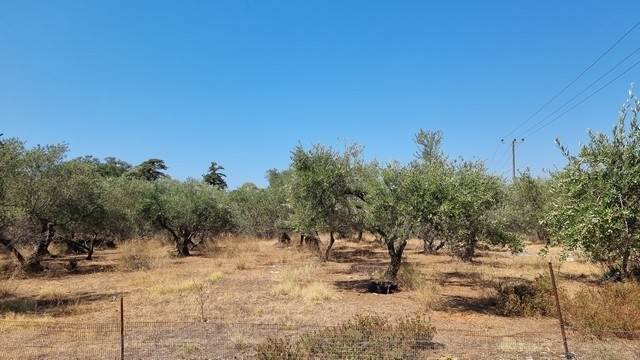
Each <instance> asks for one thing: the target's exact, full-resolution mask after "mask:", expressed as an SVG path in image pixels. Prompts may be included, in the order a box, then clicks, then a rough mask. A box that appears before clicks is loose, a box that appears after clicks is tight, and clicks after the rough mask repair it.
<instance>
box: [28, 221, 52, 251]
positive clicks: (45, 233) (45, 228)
mask: <svg viewBox="0 0 640 360" xmlns="http://www.w3.org/2000/svg"><path fill="white" fill-rule="evenodd" d="M41 223H42V232H41V236H40V239H39V241H38V245H37V246H36V250H35V252H34V254H33V255H34V256H37V257H42V256H45V255H49V254H50V253H49V245H50V244H51V242H52V241H53V237H54V236H55V235H56V229H55V224H54V223H53V222H51V221H48V220H43V221H42V222H41Z"/></svg>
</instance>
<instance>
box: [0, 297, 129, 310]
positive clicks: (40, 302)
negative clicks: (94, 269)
mask: <svg viewBox="0 0 640 360" xmlns="http://www.w3.org/2000/svg"><path fill="white" fill-rule="evenodd" d="M119 295H120V294H116V293H104V294H92V293H81V294H75V295H65V296H56V295H55V294H53V295H50V296H42V297H41V296H8V297H5V298H4V299H0V314H3V313H15V314H41V313H47V312H48V313H53V314H62V313H64V312H65V311H67V310H68V309H69V308H70V307H72V306H76V305H80V304H86V303H92V302H96V301H103V300H110V299H115V298H116V297H117V296H119Z"/></svg>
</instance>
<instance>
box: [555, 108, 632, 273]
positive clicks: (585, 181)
mask: <svg viewBox="0 0 640 360" xmlns="http://www.w3.org/2000/svg"><path fill="white" fill-rule="evenodd" d="M638 113H640V100H638V99H637V98H636V97H634V96H631V97H630V99H629V101H627V102H626V103H625V104H624V106H623V107H622V110H621V112H620V115H619V119H618V122H617V124H616V125H615V127H614V128H613V131H612V133H611V135H610V136H608V135H606V134H603V133H593V132H589V142H588V143H587V144H585V145H583V146H581V148H580V149H579V151H578V153H577V154H576V155H572V154H570V153H569V151H567V149H566V148H565V147H563V146H562V145H560V143H559V142H558V144H559V146H560V149H561V151H562V153H563V154H564V155H565V157H566V158H567V161H568V164H567V165H566V167H565V168H564V169H563V170H561V171H558V172H556V173H555V174H554V175H553V178H552V182H551V184H552V185H551V194H552V195H551V196H550V206H549V211H548V213H547V216H546V222H547V224H548V225H549V226H550V230H551V239H552V243H553V244H558V243H559V244H562V245H564V246H565V247H567V248H568V249H577V250H582V251H584V252H585V253H586V254H587V255H588V256H589V257H590V258H591V260H593V261H594V262H597V263H600V264H603V265H605V266H606V267H607V268H608V269H609V270H610V271H612V272H614V273H615V272H617V273H618V274H619V276H620V277H622V278H629V277H631V275H632V273H633V272H634V270H635V271H637V270H638V269H640V126H639V124H638Z"/></svg>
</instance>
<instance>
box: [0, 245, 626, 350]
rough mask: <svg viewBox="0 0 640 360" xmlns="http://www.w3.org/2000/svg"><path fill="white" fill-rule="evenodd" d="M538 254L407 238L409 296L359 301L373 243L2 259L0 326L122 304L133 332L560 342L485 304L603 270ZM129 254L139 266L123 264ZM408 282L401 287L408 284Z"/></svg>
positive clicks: (96, 312) (89, 314) (374, 259)
mask: <svg viewBox="0 0 640 360" xmlns="http://www.w3.org/2000/svg"><path fill="white" fill-rule="evenodd" d="M540 248H541V246H539V245H531V244H530V245H528V246H527V248H526V252H525V253H524V254H521V255H517V256H516V255H512V254H510V253H509V252H502V251H490V250H483V251H480V254H479V256H478V258H477V259H476V262H475V263H473V264H465V263H462V262H460V261H459V260H457V259H455V258H453V257H451V256H449V255H446V254H442V255H424V254H422V253H421V252H420V249H421V242H419V241H417V240H412V241H410V243H409V245H408V246H407V249H406V251H405V254H406V259H405V262H408V263H410V264H411V268H412V269H413V270H415V274H413V275H412V276H411V279H409V280H411V284H410V285H412V286H411V287H412V288H411V289H409V288H407V286H405V288H404V289H403V290H402V291H400V292H398V293H395V294H391V295H378V294H373V293H368V292H366V286H367V284H368V282H369V280H370V279H372V278H373V277H375V276H376V274H378V273H379V272H380V271H381V270H382V269H384V268H385V266H386V264H387V256H386V252H385V250H384V249H383V248H382V247H381V246H379V245H378V244H376V243H375V242H374V241H372V240H367V241H362V242H352V241H346V240H338V241H337V242H336V246H335V249H334V251H333V253H332V255H331V258H330V260H329V261H328V262H321V261H319V260H318V257H317V256H315V255H314V254H312V253H310V252H308V251H306V250H303V249H299V248H297V247H296V246H292V247H289V248H283V247H279V246H277V242H276V241H273V240H257V239H247V238H237V237H229V238H223V239H220V240H218V241H217V242H216V243H215V245H213V246H211V245H210V246H207V247H206V248H205V247H203V248H202V249H199V250H200V252H195V251H194V254H195V256H192V257H188V258H176V257H172V256H170V252H171V247H170V246H168V245H166V244H163V243H161V242H160V241H159V240H154V241H151V242H145V243H138V244H137V243H132V244H128V245H126V246H121V247H120V248H118V249H115V250H102V251H98V252H97V253H96V254H95V255H94V258H95V259H94V260H93V261H84V260H81V261H79V262H78V264H79V265H78V269H76V270H75V271H73V272H70V271H69V270H67V269H66V266H67V264H68V262H69V259H70V257H69V256H63V255H57V256H55V257H54V258H53V259H51V260H48V261H47V262H46V263H45V264H46V266H47V267H48V268H49V270H48V271H47V272H46V273H45V274H44V275H42V276H38V277H26V276H23V275H20V274H14V275H11V271H10V269H11V264H12V263H11V260H12V259H10V258H9V256H8V254H4V255H3V258H2V260H0V263H1V264H2V268H3V269H4V270H3V279H2V286H1V287H0V294H2V295H1V296H2V297H1V298H0V317H1V318H2V320H0V323H1V322H2V321H4V322H5V323H15V322H20V321H42V322H52V321H53V322H64V323H74V324H78V323H84V324H95V323H113V324H117V323H118V321H119V298H120V297H121V296H122V297H124V304H125V318H126V321H127V322H134V323H135V322H160V321H161V322H205V321H206V322H209V323H223V324H237V323H243V324H286V325H292V326H299V327H302V326H317V325H333V324H338V323H340V322H343V321H345V320H347V319H350V318H352V317H353V316H355V315H357V314H381V315H383V316H385V317H388V318H396V317H399V316H402V315H405V314H426V315H428V316H430V317H431V319H432V323H433V325H434V326H435V327H436V329H437V330H438V332H439V333H440V334H441V336H442V337H443V338H447V339H448V340H447V341H450V342H451V341H453V339H456V334H458V335H459V338H460V339H465V336H469V339H470V337H471V336H473V335H474V334H476V335H478V336H496V337H500V336H502V335H503V334H518V333H527V332H539V333H544V334H548V335H549V336H555V337H556V338H557V339H559V329H558V322H557V320H556V319H554V318H542V317H532V318H508V317H503V316H498V315H496V313H495V311H493V309H492V307H491V306H488V305H487V298H489V297H490V295H491V294H490V292H491V291H492V290H491V288H490V287H489V286H487V284H489V283H490V282H491V281H495V280H499V279H506V278H527V279H533V278H535V277H536V276H537V275H538V274H541V273H547V271H548V267H547V266H548V265H547V262H548V260H549V259H552V261H553V262H554V263H555V264H556V269H557V271H558V275H557V276H558V281H559V283H560V285H561V286H562V287H563V288H565V289H567V291H569V292H575V291H577V290H578V289H580V288H582V287H589V286H595V285H596V284H597V281H598V274H599V273H600V269H598V268H596V267H594V266H593V265H591V264H589V263H587V262H585V261H582V260H580V259H577V258H576V259H570V260H571V261H569V262H564V263H562V264H559V263H558V262H557V260H556V258H557V254H558V249H553V251H552V252H551V255H550V257H548V258H543V257H541V256H539V255H538V252H539V250H540ZM132 254H133V255H135V254H143V255H144V256H142V257H141V259H137V258H133V259H132V258H131V255H132ZM78 259H81V257H78ZM138 267H139V268H140V269H136V268H138ZM403 271H405V270H403ZM406 272H407V271H405V274H401V278H402V277H403V276H404V277H405V278H406V277H407V276H409V275H410V274H406ZM13 335H14V336H19V334H17V333H16V332H14V334H13ZM243 336H247V335H243V334H241V333H238V336H237V338H235V339H233V341H234V342H237V343H243V342H251V341H256V339H244V338H242V337H243ZM498 340H499V339H498ZM538 340H539V339H535V338H533V339H531V343H517V342H516V344H515V345H514V344H513V342H509V344H502V345H500V344H499V341H498V345H496V346H503V347H505V349H506V350H505V351H508V350H509V347H514V346H515V347H523V346H524V347H525V348H526V347H531V346H534V344H535V343H536V342H537V341H538ZM572 340H574V339H572ZM576 341H577V340H576ZM580 341H583V340H580ZM465 344H467V345H465ZM456 346H459V347H460V346H462V347H464V346H469V349H467V350H468V351H469V353H473V346H474V345H473V341H471V340H469V341H463V343H461V344H458V345H456ZM455 350H457V349H455ZM452 352H453V349H452ZM621 358H624V357H621Z"/></svg>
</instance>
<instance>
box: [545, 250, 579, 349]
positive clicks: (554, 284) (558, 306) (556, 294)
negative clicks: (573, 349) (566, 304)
mask: <svg viewBox="0 0 640 360" xmlns="http://www.w3.org/2000/svg"><path fill="white" fill-rule="evenodd" d="M549 272H550V273H551V285H552V286H553V295H554V296H555V298H556V308H557V309H558V320H559V321H560V332H561V333H562V343H563V344H564V356H565V358H567V359H573V358H574V356H573V353H570V352H569V345H568V344H567V334H566V332H565V330H564V319H563V318H562V309H561V308H560V297H559V296H558V287H557V286H556V276H555V275H554V273H553V265H552V264H551V261H549Z"/></svg>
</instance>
